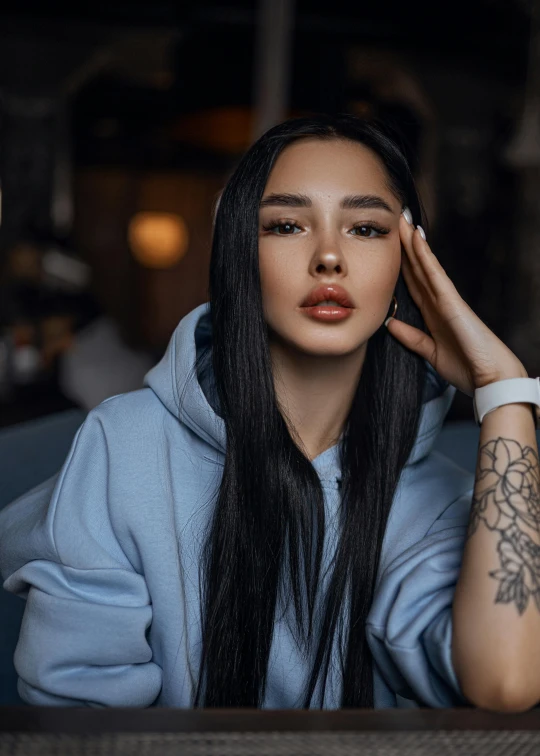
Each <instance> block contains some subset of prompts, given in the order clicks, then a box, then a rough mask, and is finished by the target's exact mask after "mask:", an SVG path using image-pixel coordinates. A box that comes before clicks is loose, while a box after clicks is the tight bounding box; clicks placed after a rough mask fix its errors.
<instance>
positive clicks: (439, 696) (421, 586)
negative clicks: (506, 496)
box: [366, 489, 473, 708]
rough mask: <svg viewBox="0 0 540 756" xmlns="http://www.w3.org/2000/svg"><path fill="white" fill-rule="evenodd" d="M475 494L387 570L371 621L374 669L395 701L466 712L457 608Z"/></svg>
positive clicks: (447, 511)
mask: <svg viewBox="0 0 540 756" xmlns="http://www.w3.org/2000/svg"><path fill="white" fill-rule="evenodd" d="M472 497H473V489H470V490H469V491H467V492H466V493H465V494H463V495H462V496H460V497H459V498H458V499H457V500H456V501H454V502H453V503H452V504H451V505H449V506H448V507H447V508H446V509H445V511H444V512H443V513H442V514H441V516H440V517H439V518H438V519H437V520H436V521H435V522H434V523H433V525H432V526H431V528H430V529H429V531H428V532H427V534H426V535H425V537H424V538H422V539H421V540H420V541H419V542H417V543H415V544H414V545H412V546H410V547H409V548H407V549H406V550H405V551H404V552H402V553H401V554H400V555H399V556H398V557H397V558H396V559H395V560H394V561H392V562H391V563H390V564H389V565H388V567H387V568H386V569H385V571H384V573H383V574H382V576H381V579H380V581H379V584H378V588H377V590H376V594H375V598H374V601H373V605H372V608H371V611H370V614H369V617H368V620H367V627H366V632H367V640H368V643H369V646H370V649H371V652H372V655H373V659H374V662H375V664H376V665H377V667H378V669H379V671H380V673H381V674H382V676H383V678H384V679H385V681H386V683H387V684H388V685H389V686H390V688H391V689H392V690H393V691H394V693H396V694H397V695H400V696H403V697H404V698H407V699H412V700H413V701H416V702H417V703H418V704H419V705H420V706H431V707H440V708H445V707H452V706H463V705H467V703H468V702H467V699H466V698H465V697H464V696H463V694H462V692H461V689H460V686H459V683H458V680H457V678H456V674H455V671H454V668H453V665H452V658H451V643H452V603H453V598H454V591H455V587H456V583H457V580H458V577H459V571H460V567H461V560H462V554H463V549H464V545H465V539H466V534H467V524H468V520H469V510H470V506H471V501H472Z"/></svg>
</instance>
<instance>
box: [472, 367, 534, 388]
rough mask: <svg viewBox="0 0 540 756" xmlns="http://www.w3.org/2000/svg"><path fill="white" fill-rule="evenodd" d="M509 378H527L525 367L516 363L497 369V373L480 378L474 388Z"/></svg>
mask: <svg viewBox="0 0 540 756" xmlns="http://www.w3.org/2000/svg"><path fill="white" fill-rule="evenodd" d="M509 378H529V374H528V372H527V371H526V370H525V367H524V366H523V365H522V364H521V363H519V364H518V365H513V366H508V367H507V368H504V369H501V370H499V371H498V372H497V373H495V374H493V375H492V376H490V378H488V379H482V380H479V381H477V382H476V383H475V386H474V388H475V390H476V389H479V388H483V387H484V386H489V384H490V383H497V382H498V381H506V380H508V379H509Z"/></svg>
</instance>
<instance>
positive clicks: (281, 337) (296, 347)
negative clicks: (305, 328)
mask: <svg viewBox="0 0 540 756" xmlns="http://www.w3.org/2000/svg"><path fill="white" fill-rule="evenodd" d="M273 333H274V336H275V339H276V341H278V342H279V343H280V344H281V346H282V347H284V348H285V349H288V350H290V351H294V352H298V353H301V354H304V355H311V356H312V357H343V356H345V355H348V354H351V353H352V352H355V351H357V350H358V349H360V348H361V347H362V345H363V343H364V341H363V340H359V339H358V334H355V336H354V338H351V334H345V333H341V334H338V333H323V334H318V335H315V334H307V333H302V334H293V333H281V334H278V333H276V332H275V331H274V332H273Z"/></svg>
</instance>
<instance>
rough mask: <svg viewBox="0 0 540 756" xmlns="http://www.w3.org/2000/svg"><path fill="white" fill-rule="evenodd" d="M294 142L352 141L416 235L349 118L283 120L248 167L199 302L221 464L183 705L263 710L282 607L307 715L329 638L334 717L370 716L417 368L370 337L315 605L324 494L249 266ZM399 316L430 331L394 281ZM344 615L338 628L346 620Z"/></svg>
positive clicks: (379, 137)
mask: <svg viewBox="0 0 540 756" xmlns="http://www.w3.org/2000/svg"><path fill="white" fill-rule="evenodd" d="M301 138H317V139H321V140H329V139H344V140H352V141H354V142H360V143H361V144H363V145H365V146H367V147H368V148H370V149H371V150H372V151H373V152H374V153H375V154H376V155H377V156H378V157H379V158H380V159H381V160H382V162H383V164H384V166H385V167H386V172H387V176H388V180H389V185H390V187H391V188H392V191H393V192H394V193H395V195H396V197H397V198H399V200H400V201H401V202H402V203H403V205H404V206H405V205H406V206H408V207H409V209H410V210H411V212H412V215H413V220H414V222H415V223H423V224H424V225H425V218H424V213H423V209H422V206H421V203H420V200H419V197H418V194H417V191H416V188H415V184H414V180H413V176H412V174H411V171H410V169H409V166H408V164H407V161H406V159H405V157H404V155H403V152H402V151H401V149H400V148H399V146H398V143H397V142H396V139H395V138H393V135H392V133H391V132H390V133H389V132H388V129H387V128H386V127H384V125H383V124H380V123H376V122H366V121H363V120H361V119H358V118H356V117H354V116H351V115H347V114H341V115H338V116H330V115H315V116H313V117H302V118H294V119H290V120H288V121H286V122H284V123H282V124H279V125H278V126H275V127H274V128H272V129H270V130H269V131H268V132H266V133H265V134H264V135H263V136H262V137H261V138H260V139H259V140H258V141H257V142H256V143H255V144H254V145H253V146H252V147H251V148H250V149H249V151H248V152H247V153H246V154H245V155H244V157H243V158H242V160H241V161H240V163H239V164H238V166H237V168H236V170H235V171H234V173H233V175H232V176H231V177H230V179H229V181H228V182H227V185H226V187H225V189H224V190H223V193H222V196H221V199H220V202H219V207H218V209H217V213H216V217H215V226H214V236H213V246H212V256H211V263H210V281H209V299H210V310H211V323H212V356H211V364H212V369H213V373H214V380H215V388H216V391H217V396H218V398H219V406H220V410H219V414H220V415H221V417H222V418H223V420H224V424H225V429H226V455H225V464H224V468H223V476H222V478H221V482H220V486H219V490H218V491H217V493H216V496H215V505H214V509H213V516H212V517H211V520H210V523H209V528H208V531H207V534H206V538H205V542H204V547H203V550H202V556H201V563H200V588H201V607H200V610H201V622H202V649H201V662H200V669H199V678H198V682H197V686H196V690H195V691H194V696H193V705H194V706H205V707H236V706H241V707H260V706H261V705H262V702H263V699H264V693H265V684H266V678H267V667H268V659H269V654H270V646H271V643H272V637H273V630H274V622H275V617H276V612H277V610H278V609H279V608H280V607H281V609H283V610H286V609H288V608H291V607H292V610H294V614H293V617H294V619H295V622H294V623H293V624H294V633H295V638H296V639H297V642H298V643H299V644H301V645H300V647H301V648H302V649H304V652H305V658H306V659H309V660H310V665H311V670H310V673H309V676H308V679H307V680H306V686H305V696H304V701H303V704H302V705H303V706H304V707H305V708H309V707H310V706H311V705H312V704H311V701H312V699H313V696H314V692H315V690H316V689H317V686H319V704H318V705H320V706H321V708H322V706H323V702H324V691H325V687H326V682H327V678H328V672H329V665H330V662H331V658H332V648H333V645H334V643H335V642H336V641H335V639H336V637H337V639H338V650H339V660H340V667H341V676H342V694H341V706H342V707H360V706H361V707H371V706H373V670H372V659H371V655H370V650H369V647H368V645H367V642H366V635H365V621H366V617H367V614H368V611H369V609H370V606H371V603H372V600H373V590H374V583H375V579H376V575H377V568H378V563H379V556H380V552H381V544H382V540H383V535H384V532H385V527H386V522H387V519H388V513H389V511H390V506H391V504H392V500H393V496H394V493H395V489H396V486H397V483H398V480H399V477H400V474H401V471H402V469H403V466H404V465H405V463H406V461H407V459H408V457H409V455H410V452H411V450H412V447H413V445H414V441H415V438H416V434H417V429H418V422H419V417H420V410H421V405H422V393H423V386H424V381H425V371H426V365H425V361H424V360H423V359H422V358H420V357H419V356H418V355H416V354H415V353H413V352H411V351H410V350H408V349H406V348H405V347H404V346H403V345H401V344H400V343H399V342H398V340H397V339H395V338H393V337H392V336H391V335H390V334H389V332H388V331H387V329H386V328H385V327H384V325H382V326H381V327H380V328H379V329H378V330H377V331H376V332H375V333H374V334H373V336H372V337H371V338H370V339H369V341H368V345H367V350H366V355H365V360H364V364H363V367H362V374H361V378H360V380H359V382H358V387H357V389H356V393H355V396H354V398H353V401H352V404H351V407H350V411H349V414H348V416H347V419H346V422H345V426H344V430H343V434H342V439H341V441H340V444H339V461H340V466H341V489H340V496H341V507H340V510H339V514H340V520H339V537H338V542H337V548H336V551H335V555H334V557H333V562H332V565H333V567H332V572H331V574H330V577H329V579H328V583H327V588H326V589H325V591H324V595H322V592H321V563H322V557H323V549H324V535H325V512H324V497H323V490H322V487H321V481H320V479H319V476H318V474H317V472H316V470H315V468H314V467H313V465H312V463H311V461H310V460H309V459H308V458H307V457H306V456H305V454H304V453H303V452H302V451H301V450H300V448H299V445H298V444H297V443H296V442H295V441H294V439H293V438H292V436H291V433H290V431H289V429H288V426H287V424H286V422H285V419H284V415H283V413H282V411H281V409H280V408H279V407H278V404H277V400H276V394H275V391H274V383H273V374H272V368H271V360H270V350H269V341H268V333H267V324H266V322H265V319H264V316H263V307H262V295H261V286H260V276H259V262H258V227H259V203H260V200H261V198H262V196H263V193H264V189H265V186H266V183H267V180H268V177H269V174H270V171H271V170H272V167H273V165H274V163H275V161H276V159H277V157H278V156H279V154H280V153H281V151H282V150H283V149H284V148H285V147H286V146H287V145H289V144H291V142H293V141H294V140H297V139H301ZM395 294H396V297H397V299H398V303H399V317H400V318H401V319H402V320H405V321H406V322H407V323H410V324H411V325H414V326H416V327H417V328H420V329H421V330H423V331H426V327H425V324H424V321H423V318H422V316H421V314H420V311H419V309H418V307H417V306H416V304H415V303H414V301H413V300H412V298H411V296H410V294H409V292H408V290H407V287H406V285H405V282H404V280H403V278H402V275H401V273H400V276H399V279H398V282H397V286H396V289H395ZM344 614H345V615H347V621H346V622H345V621H344V619H343V616H344Z"/></svg>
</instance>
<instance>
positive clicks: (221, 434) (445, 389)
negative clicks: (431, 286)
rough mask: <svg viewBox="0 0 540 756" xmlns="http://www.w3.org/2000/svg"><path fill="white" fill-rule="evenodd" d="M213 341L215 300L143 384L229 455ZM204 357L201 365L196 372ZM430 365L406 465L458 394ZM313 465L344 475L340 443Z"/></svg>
mask: <svg viewBox="0 0 540 756" xmlns="http://www.w3.org/2000/svg"><path fill="white" fill-rule="evenodd" d="M211 345H212V324H211V317H210V303H209V302H205V303H203V304H201V305H199V306H198V307H196V308H195V309H193V310H192V311H191V312H189V313H188V314H187V315H186V316H185V317H184V318H182V320H181V321H180V322H179V324H178V325H177V327H176V329H175V331H174V333H173V335H172V336H171V339H170V341H169V345H168V347H167V349H166V351H165V354H164V355H163V357H162V359H161V360H160V361H159V362H158V363H157V365H155V366H154V367H153V368H152V369H151V370H150V371H149V372H148V373H147V374H146V376H145V378H144V385H145V386H148V387H149V388H151V389H152V391H153V392H154V393H155V394H156V396H157V397H158V398H159V400H160V401H161V402H162V403H163V404H164V405H165V407H166V408H167V409H168V410H169V412H171V413H172V414H173V415H174V416H175V417H177V418H178V419H179V420H180V421H181V422H182V423H184V424H185V425H187V426H188V428H190V429H191V430H192V431H193V432H194V433H196V434H197V435H198V436H199V437H200V438H202V439H204V440H205V441H206V442H207V443H208V444H210V445H211V446H213V447H214V448H215V449H217V450H219V451H220V452H222V453H223V454H225V446H226V433H225V423H224V421H223V419H222V418H221V417H220V416H219V401H218V396H217V392H216V387H215V382H214V375H213V370H212V363H211ZM199 355H201V356H202V363H201V366H200V367H199V369H198V371H197V372H195V361H196V358H197V357H199ZM426 365H427V368H428V369H427V373H426V383H425V386H424V396H423V405H422V409H421V414H420V423H419V428H418V433H417V436H416V441H415V444H414V446H413V448H412V450H411V454H410V456H409V459H408V460H407V463H406V464H407V465H410V464H413V463H414V462H418V461H419V460H420V459H422V458H423V457H425V456H426V455H427V454H429V452H430V451H431V449H432V448H433V445H434V443H435V439H436V438H437V436H438V434H439V431H440V430H441V427H442V425H443V422H444V419H445V417H446V415H447V413H448V410H449V409H450V406H451V404H452V401H453V399H454V395H455V393H456V388H455V386H452V385H451V384H450V383H448V382H447V381H445V380H444V379H443V378H441V376H440V375H439V374H438V373H437V372H436V371H435V370H434V369H433V368H432V366H431V365H430V364H429V363H428V362H427V361H426ZM312 464H313V466H314V467H315V469H316V470H317V472H318V473H319V475H321V476H322V477H324V478H325V479H334V480H335V479H336V478H339V477H340V470H339V464H338V445H337V444H336V445H335V446H332V447H331V448H330V449H327V450H326V451H324V452H322V454H320V455H319V456H318V457H316V458H315V459H314V460H312Z"/></svg>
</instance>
